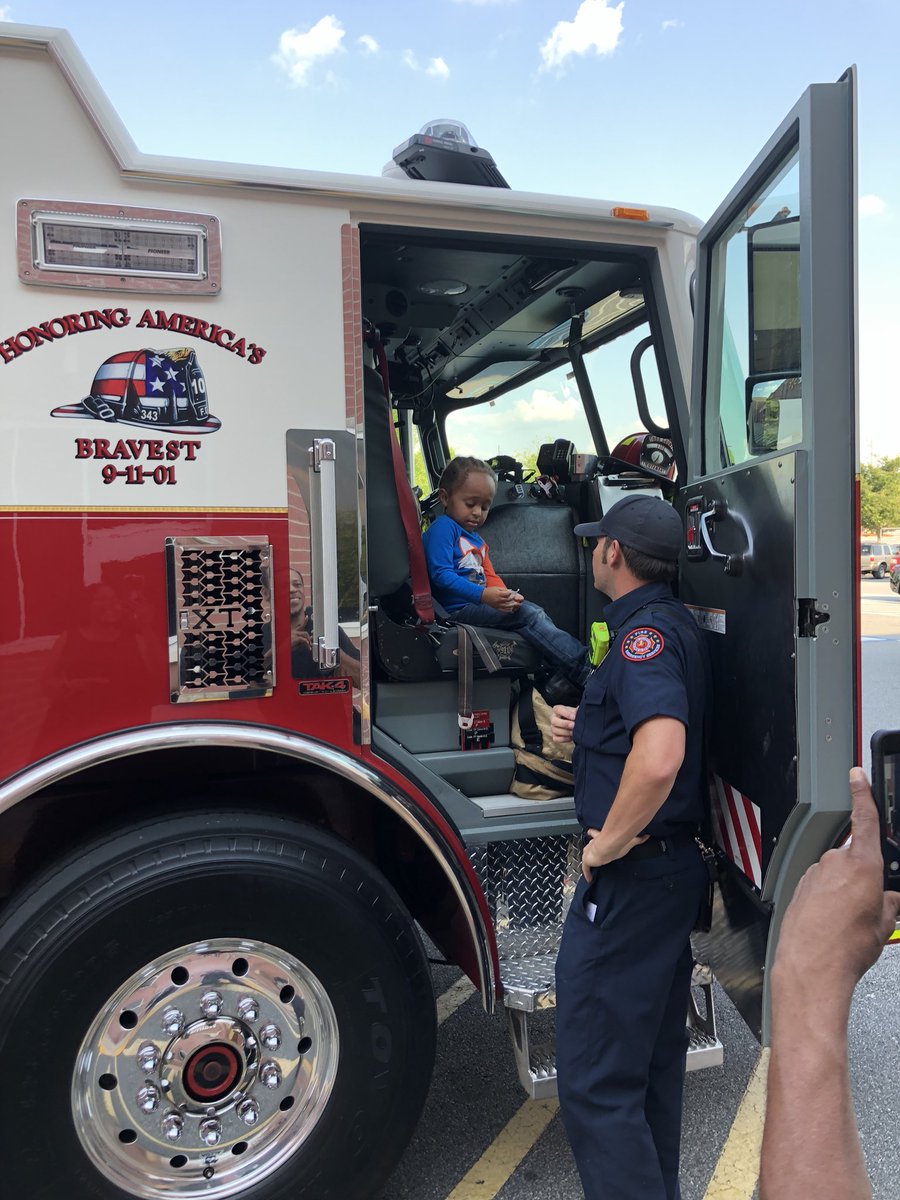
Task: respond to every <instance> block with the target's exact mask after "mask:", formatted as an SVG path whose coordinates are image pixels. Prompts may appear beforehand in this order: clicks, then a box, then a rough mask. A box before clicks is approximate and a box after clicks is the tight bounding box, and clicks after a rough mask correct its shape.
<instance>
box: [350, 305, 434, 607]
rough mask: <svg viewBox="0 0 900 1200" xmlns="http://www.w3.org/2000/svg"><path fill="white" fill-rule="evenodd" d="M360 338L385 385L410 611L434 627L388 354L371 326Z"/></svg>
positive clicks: (416, 510)
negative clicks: (399, 437)
mask: <svg viewBox="0 0 900 1200" xmlns="http://www.w3.org/2000/svg"><path fill="white" fill-rule="evenodd" d="M363 336H364V338H365V340H366V341H367V342H368V344H369V346H371V348H372V352H373V354H374V355H375V362H376V364H377V366H378V373H379V374H380V375H381V382H382V384H383V385H384V399H385V406H386V409H387V423H388V433H389V435H390V439H391V462H392V463H393V467H394V487H395V488H396V491H397V503H398V505H399V506H400V520H401V521H402V522H403V530H404V533H405V534H406V545H407V549H408V550H409V581H410V583H411V584H412V599H413V608H414V609H415V610H416V616H417V617H418V618H419V620H420V622H421V623H422V624H423V625H433V624H434V604H433V603H432V599H431V584H430V583H429V581H428V567H427V565H426V563H425V548H424V546H423V545H422V530H421V529H420V527H419V512H418V509H417V508H416V501H415V498H414V497H413V494H412V489H411V488H410V486H409V479H408V478H407V476H406V465H405V463H404V462H403V454H402V452H401V450H400V443H399V441H398V440H397V436H396V434H395V432H394V420H393V417H392V415H391V412H392V409H391V388H390V382H389V379H388V362H387V355H386V354H385V352H384V346H383V345H382V343H381V337H380V335H379V333H378V330H377V329H376V328H375V326H374V325H368V324H367V326H366V327H365V328H364V334H363Z"/></svg>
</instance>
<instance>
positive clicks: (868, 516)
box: [859, 457, 900, 538]
mask: <svg viewBox="0 0 900 1200" xmlns="http://www.w3.org/2000/svg"><path fill="white" fill-rule="evenodd" d="M859 516H860V522H861V524H862V526H863V528H864V529H871V530H872V532H873V533H874V534H875V536H876V537H879V538H880V537H881V536H882V533H883V531H884V530H885V529H896V528H897V527H898V526H900V457H898V458H880V459H877V460H876V461H875V462H874V463H863V464H862V466H861V467H860V470H859Z"/></svg>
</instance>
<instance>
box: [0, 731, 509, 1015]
mask: <svg viewBox="0 0 900 1200" xmlns="http://www.w3.org/2000/svg"><path fill="white" fill-rule="evenodd" d="M183 746H230V747H233V746H242V747H244V748H245V749H252V750H263V751H271V752H273V753H281V754H290V755H291V756H292V757H294V758H300V759H303V760H305V761H306V762H311V763H315V764H316V765H317V766H322V767H325V768H327V769H328V770H331V771H334V772H335V773H336V774H338V775H341V776H342V777H343V778H344V779H347V780H349V781H350V782H352V783H355V784H357V785H358V786H359V787H361V788H363V789H364V790H365V791H367V792H368V793H369V794H370V795H372V796H375V797H376V798H377V799H379V800H381V801H383V802H384V803H385V804H386V805H387V806H388V808H390V810H391V811H392V812H394V813H396V814H397V815H398V816H399V817H400V819H401V820H402V821H403V822H404V823H405V824H406V825H408V826H409V827H410V828H411V829H412V830H413V831H414V832H415V834H416V836H417V837H419V838H420V840H421V841H422V842H423V843H424V844H425V845H426V846H427V847H428V849H429V850H430V851H431V853H432V854H433V855H434V856H435V858H436V859H437V861H438V862H439V863H440V865H441V868H442V870H443V872H444V874H445V875H446V877H447V879H448V881H449V883H450V886H451V887H452V888H453V891H454V892H455V893H456V897H457V899H458V900H459V902H460V904H461V906H462V909H463V912H464V913H465V916H466V923H467V925H468V927H469V933H470V934H471V937H472V943H473V946H474V948H475V956H476V959H477V962H478V975H479V982H480V986H481V998H482V1003H483V1004H484V1007H485V1010H486V1012H488V1013H493V1012H494V1008H495V1003H494V1001H495V997H496V994H497V979H496V977H495V974H494V963H493V959H492V956H491V951H490V936H489V934H488V930H487V927H486V925H485V922H484V918H483V915H482V912H481V909H480V908H479V906H478V903H477V900H476V898H475V896H474V894H473V893H472V891H471V888H470V886H469V883H468V880H467V879H466V875H465V872H464V870H463V868H462V864H461V863H460V862H459V860H458V859H456V857H455V856H454V855H452V854H451V853H450V852H449V847H447V845H446V839H445V838H444V836H443V834H441V832H440V831H439V830H438V829H437V828H436V827H435V826H434V823H433V822H432V821H431V820H430V819H429V818H428V817H427V816H426V814H424V813H423V812H422V811H421V810H420V809H418V808H417V807H416V806H415V805H414V804H413V803H412V801H411V800H410V799H409V797H408V796H406V795H404V793H403V792H401V791H400V789H399V788H398V787H397V785H396V784H394V783H393V782H392V781H391V780H389V779H385V778H383V777H382V776H381V775H379V774H378V773H377V772H376V771H375V770H373V769H372V768H371V767H369V766H368V765H367V764H366V763H364V762H362V761H360V760H359V759H356V758H352V757H351V756H349V755H347V754H343V753H341V752H340V751H337V750H335V749H334V748H333V747H331V746H325V745H323V744H322V743H321V742H314V741H311V740H310V739H308V738H304V737H300V736H298V735H297V734H293V733H286V732H284V731H283V730H279V729H268V728H263V727H260V726H257V725H238V724H227V723H224V722H223V723H216V722H212V721H209V722H206V721H192V722H190V724H186V723H185V724H177V725H174V724H173V725H154V726H152V727H151V728H144V729H133V730H129V731H127V732H125V733H117V734H113V735H111V736H109V737H104V738H100V739H97V740H96V741H91V742H85V743H83V744H82V745H80V746H76V747H74V748H73V749H71V750H66V751H63V752H62V753H61V754H57V755H54V756H53V757H51V758H47V759H44V760H43V761H42V762H39V763H37V764H36V765H35V766H33V767H29V768H28V769H26V770H25V771H23V772H21V773H20V774H19V775H16V776H14V777H13V778H12V779H11V780H9V781H8V782H7V783H5V784H4V785H3V786H2V787H0V813H2V812H5V811H6V810H7V809H9V808H12V807H13V806H14V805H16V804H18V803H19V802H20V801H22V800H25V799H27V797H28V796H30V795H32V794H33V793H34V792H36V791H38V790H39V789H41V788H44V787H47V786H49V785H50V784H52V783H58V782H59V781H60V780H62V779H65V778H66V777H67V776H70V775H75V774H77V773H78V772H79V771H83V770H85V769H86V768H87V767H93V766H99V765H100V764H101V763H105V762H111V761H113V760H114V759H117V758H127V757H129V756H131V755H134V754H141V753H143V752H145V751H153V750H164V749H170V748H173V747H183Z"/></svg>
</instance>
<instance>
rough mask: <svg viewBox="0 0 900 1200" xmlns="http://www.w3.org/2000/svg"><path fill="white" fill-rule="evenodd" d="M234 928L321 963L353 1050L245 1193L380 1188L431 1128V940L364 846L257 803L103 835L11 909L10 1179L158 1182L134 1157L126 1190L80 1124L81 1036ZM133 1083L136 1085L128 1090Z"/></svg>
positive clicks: (239, 934)
mask: <svg viewBox="0 0 900 1200" xmlns="http://www.w3.org/2000/svg"><path fill="white" fill-rule="evenodd" d="M235 938H239V939H252V940H253V941H254V944H257V943H259V944H269V945H271V946H272V947H278V948H280V949H281V950H282V951H284V952H285V953H287V954H289V955H291V956H293V957H294V959H296V960H297V961H299V962H300V963H302V964H303V965H304V966H305V968H306V969H308V970H309V971H310V972H312V973H313V975H314V976H315V977H316V979H317V980H318V981H319V982H320V983H321V986H322V988H323V989H324V992H325V994H326V995H327V999H328V1001H329V1002H330V1005H331V1006H332V1008H333V1016H334V1017H335V1018H336V1022H337V1029H338V1033H339V1037H338V1043H339V1054H338V1055H337V1056H333V1058H332V1063H334V1062H336V1064H337V1065H336V1067H334V1068H333V1069H334V1076H333V1086H332V1087H331V1090H330V1093H328V1095H327V1098H326V1099H325V1100H323V1102H322V1106H321V1108H320V1115H319V1117H318V1119H317V1121H316V1122H315V1124H311V1125H310V1126H309V1129H310V1132H309V1134H308V1136H307V1138H306V1140H305V1141H303V1142H302V1144H300V1145H299V1147H298V1148H296V1149H293V1150H292V1151H291V1154H290V1157H289V1158H288V1159H287V1161H284V1160H283V1159H282V1160H281V1162H280V1163H279V1164H278V1165H276V1166H274V1167H273V1168H272V1170H271V1171H270V1173H269V1174H268V1175H266V1176H265V1177H264V1178H257V1179H256V1180H254V1181H251V1182H250V1184H249V1185H247V1186H244V1187H243V1190H239V1191H238V1192H236V1193H232V1194H236V1195H239V1196H240V1197H241V1198H242V1200H288V1197H290V1200H301V1198H307V1200H363V1198H367V1197H371V1196H375V1195H377V1194H378V1192H379V1190H380V1189H381V1187H382V1185H383V1183H384V1181H385V1180H386V1178H387V1177H388V1175H389V1174H390V1172H391V1170H392V1168H393V1167H394V1165H395V1163H396V1161H397V1160H398V1158H399V1157H400V1155H401V1154H402V1152H403V1150H404V1148H405V1146H406V1144H407V1141H408V1139H409V1137H410V1135H411V1133H412V1130H413V1128H414V1127H415V1124H416V1121H417V1120H418V1117H419V1114H420V1111H421V1108H422V1105H423V1103H424V1100H425V1095H426V1092H427V1090H428V1084H429V1080H430V1076H431V1070H432V1065H433V1060H434V1044H435V1025H436V1023H435V1011H434V997H433V992H432V987H431V977H430V972H429V968H428V963H427V960H426V957H425V953H424V951H423V948H422V945H421V942H420V940H419V938H418V936H417V934H416V931H415V928H414V926H413V924H412V921H411V919H410V917H409V914H408V913H407V912H406V910H405V909H404V907H403V904H402V903H401V901H400V899H399V898H398V896H397V895H396V894H395V893H394V892H393V890H392V889H391V887H390V886H389V885H388V884H387V882H386V881H385V880H384V879H383V878H381V877H380V876H379V874H378V872H377V871H376V870H375V869H374V868H373V867H372V866H371V865H370V864H369V863H368V862H367V861H366V860H364V859H363V858H362V857H360V856H359V855H358V854H356V853H355V852H354V851H353V850H352V849H350V848H348V847H347V846H345V845H343V844H342V843H340V842H338V841H336V840H335V839H334V838H332V837H331V836H329V835H326V834H324V833H322V832H321V831H318V830H315V829H312V828H310V827H308V826H305V825H303V824H300V823H298V822H295V821H291V820H287V819H284V818H281V817H278V816H265V815H264V816H260V815H258V814H246V813H240V812H224V813H222V812H219V813H211V812H198V813H191V814H188V815H185V816H181V817H175V818H168V819H164V820H163V819H157V820H153V821H147V822H145V823H142V824H140V825H135V826H133V827H131V828H129V829H128V830H125V831H122V832H120V833H117V834H114V835H113V836H110V837H108V838H106V839H104V840H103V841H97V842H95V843H93V844H90V845H88V846H86V847H84V848H82V849H80V850H79V851H78V852H77V854H73V855H72V856H70V857H69V858H67V859H66V860H65V861H63V862H61V863H59V864H57V866H56V867H55V869H54V870H53V871H52V872H51V871H48V872H47V873H46V874H45V875H44V876H43V877H42V878H40V879H38V880H37V881H35V883H34V884H33V885H32V886H31V887H30V888H29V890H28V891H27V893H26V894H24V895H23V896H22V897H21V898H20V899H18V900H17V901H15V902H14V903H13V905H12V906H11V908H8V909H7V910H6V912H5V913H4V914H3V920H2V926H0V1062H2V1063H3V1075H4V1079H5V1081H6V1082H5V1083H4V1086H3V1088H2V1099H0V1161H2V1162H3V1180H4V1182H3V1191H4V1194H9V1195H10V1196H23V1197H24V1196H28V1197H29V1198H30V1200H59V1197H60V1196H64V1195H65V1196H72V1197H74V1198H77V1200H121V1198H122V1197H123V1196H132V1195H136V1196H142V1195H147V1194H148V1193H147V1191H146V1190H143V1191H142V1190H141V1188H142V1186H143V1187H146V1185H142V1184H141V1182H140V1181H139V1179H137V1180H136V1182H135V1184H134V1190H132V1185H131V1183H130V1179H131V1176H130V1174H129V1175H127V1179H128V1181H129V1182H128V1185H127V1187H126V1190H124V1191H123V1190H121V1189H120V1187H119V1186H116V1184H115V1183H114V1182H111V1181H110V1179H109V1178H107V1177H106V1176H105V1175H104V1174H103V1173H101V1171H100V1169H99V1168H98V1166H97V1165H96V1163H95V1162H92V1161H91V1159H90V1158H89V1156H88V1151H87V1150H86V1149H85V1148H84V1146H83V1144H82V1141H81V1140H80V1138H79V1135H78V1133H77V1131H76V1127H75V1119H74V1117H73V1113H75V1112H76V1111H77V1109H75V1108H73V1104H76V1103H77V1101H75V1100H73V1092H72V1089H73V1073H74V1071H75V1064H76V1056H77V1055H78V1051H79V1047H80V1046H81V1045H82V1041H83V1039H84V1038H85V1037H86V1034H87V1032H88V1030H89V1028H91V1023H92V1022H93V1021H95V1018H96V1017H97V1014H98V1012H101V1011H103V1012H104V1013H105V1012H106V1011H107V1009H106V1008H104V1006H108V1004H109V1001H110V998H111V997H114V996H115V993H116V992H117V989H120V988H121V987H122V986H123V984H124V983H125V982H126V981H128V980H130V978H131V977H132V976H133V975H134V973H135V972H138V971H140V970H142V969H143V968H144V967H145V966H146V964H148V963H152V962H154V961H155V960H156V961H165V956H167V955H171V954H172V952H173V951H175V950H176V948H178V947H184V946H188V945H191V946H193V945H194V944H195V943H196V944H198V945H199V944H200V943H204V942H209V941H210V940H212V943H213V944H216V945H218V944H221V945H226V944H227V941H226V940H228V939H235ZM216 939H221V942H216ZM236 961H237V960H236ZM238 973H239V974H240V971H238ZM195 974H196V978H197V979H198V981H199V980H200V979H201V973H200V972H199V970H198V971H197V972H195ZM174 978H175V976H174V973H173V974H172V979H174ZM198 986H199V984H198ZM203 986H208V985H207V984H205V983H204V984H203ZM239 986H243V985H239ZM276 986H280V982H279V984H278V985H276ZM185 994H187V993H185ZM194 999H196V996H194ZM135 1007H139V1005H135ZM185 1009H186V1011H188V1006H187V1005H185ZM148 1011H149V1009H148ZM190 1011H191V1012H193V1011H194V1009H193V1008H191V1009H190ZM104 1019H105V1018H104ZM154 1019H155V1020H156V1024H155V1025H153V1026H152V1027H151V1025H150V1024H149V1016H148V1024H147V1029H148V1031H150V1030H151V1028H153V1029H158V1026H159V1022H158V1018H154ZM192 1019H193V1018H192ZM300 1023H301V1026H302V1017H301V1022H300ZM251 1032H254V1031H252V1030H251ZM146 1036H152V1033H151V1032H148V1034H147V1035H146ZM157 1036H159V1035H158V1034H157ZM307 1040H308V1039H307ZM322 1040H323V1042H324V1041H325V1039H324V1038H323V1039H322ZM253 1044H254V1043H253V1040H252V1039H251V1040H250V1041H249V1042H248V1045H251V1046H252V1045H253ZM296 1049H297V1050H298V1051H299V1050H300V1046H299V1045H296ZM259 1053H262V1051H261V1050H260V1051H259ZM323 1053H324V1052H323ZM182 1057H184V1056H183V1055H182ZM83 1061H84V1060H83V1059H79V1063H81V1062H83ZM135 1061H137V1060H135ZM198 1061H199V1060H198ZM79 1069H82V1068H81V1067H79ZM123 1069H124V1068H123ZM139 1069H140V1070H143V1067H141V1068H139ZM170 1069H171V1068H170ZM254 1069H255V1068H254ZM186 1070H187V1068H186V1067H185V1068H183V1071H182V1074H184V1072H186ZM164 1071H165V1068H163V1067H161V1068H160V1073H161V1075H162V1073H163V1072H164ZM89 1079H91V1082H92V1078H91V1077H89ZM260 1079H261V1076H257V1077H256V1083H257V1084H258V1083H259V1080H260ZM101 1086H103V1085H102V1084H101ZM163 1086H168V1083H166V1084H164V1085H163ZM241 1086H243V1085H241ZM298 1086H299V1085H298ZM126 1090H127V1089H126V1087H125V1085H123V1087H122V1088H121V1089H120V1092H121V1093H123V1094H122V1100H123V1101H124V1100H125V1099H126V1097H125V1095H124V1093H125V1092H126ZM132 1091H133V1089H132ZM171 1094H172V1093H166V1096H170V1095H171ZM259 1094H260V1096H261V1097H263V1098H265V1096H266V1093H264V1092H261V1091H260V1092H259ZM99 1096H100V1093H98V1097H99ZM166 1096H164V1099H166ZM238 1098H239V1097H238ZM238 1098H236V1099H238ZM203 1103H206V1101H204V1102H203ZM223 1103H224V1100H223ZM280 1107H281V1108H282V1109H284V1103H282V1104H281V1106H280ZM234 1108H235V1111H236V1109H237V1103H235V1105H234ZM298 1108H302V1105H301V1106H298ZM97 1111H98V1112H101V1114H102V1107H100V1106H98V1108H97ZM276 1118H277V1114H276ZM277 1119H278V1120H281V1121H284V1120H285V1118H277ZM291 1119H294V1114H291ZM298 1119H299V1118H298ZM307 1120H308V1118H307ZM253 1133H255V1131H253ZM247 1138H248V1142H249V1149H247V1150H245V1152H244V1154H243V1157H242V1158H241V1159H240V1160H239V1162H238V1163H237V1164H235V1162H234V1161H233V1160H232V1159H231V1158H230V1157H229V1158H228V1159H227V1162H228V1163H230V1164H231V1167H230V1169H231V1170H232V1171H235V1170H238V1168H240V1170H241V1171H244V1170H246V1169H249V1167H250V1165H251V1164H252V1162H253V1151H254V1143H253V1140H252V1136H251V1131H248V1133H247ZM119 1140H120V1141H124V1140H125V1139H124V1138H123V1137H122V1136H121V1134H120V1135H119ZM282 1144H284V1143H282ZM161 1145H163V1146H165V1143H161ZM170 1149H171V1148H169V1147H167V1148H166V1150H165V1153H166V1154H168V1153H169V1152H170ZM237 1153H239V1152H237ZM171 1161H172V1162H173V1163H174V1159H173V1160H171ZM256 1161H257V1163H259V1162H260V1158H259V1156H258V1155H257V1159H256ZM160 1162H162V1159H160ZM179 1165H180V1164H179ZM224 1165H225V1158H224V1151H223V1165H222V1168H221V1169H223V1170H224ZM127 1169H128V1164H127V1163H126V1170H127ZM136 1174H137V1176H139V1175H140V1172H137V1173H136ZM244 1177H245V1176H242V1178H244ZM178 1179H184V1186H185V1187H186V1186H187V1184H188V1180H187V1178H185V1173H184V1172H183V1173H182V1174H180V1175H175V1174H174V1172H173V1182H172V1184H171V1185H170V1186H171V1188H172V1190H171V1191H167V1192H166V1195H167V1196H171V1197H172V1200H177V1197H178V1195H179V1186H178V1185H177V1180H178ZM119 1182H121V1179H120V1180H119ZM194 1184H195V1185H196V1177H195V1180H194ZM200 1184H201V1186H202V1180H201V1181H200ZM216 1190H217V1189H215V1186H213V1187H212V1189H211V1191H210V1196H211V1197H214V1196H215V1192H216Z"/></svg>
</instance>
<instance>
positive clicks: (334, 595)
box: [309, 438, 338, 671]
mask: <svg viewBox="0 0 900 1200" xmlns="http://www.w3.org/2000/svg"><path fill="white" fill-rule="evenodd" d="M309 466H310V472H309V507H310V514H309V524H310V533H311V534H312V543H313V544H312V549H313V572H312V575H313V580H312V583H313V586H312V601H313V608H312V626H313V637H312V646H311V650H312V656H313V658H314V659H315V661H316V663H317V664H318V667H319V670H320V671H327V670H330V669H331V668H332V667H336V666H337V663H338V579H337V576H338V556H337V503H336V499H335V448H334V441H333V440H332V439H331V438H315V439H314V440H313V444H312V445H311V446H310V448H309Z"/></svg>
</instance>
